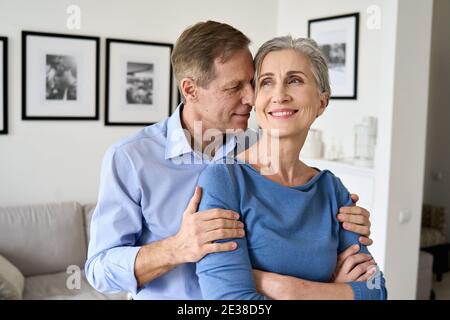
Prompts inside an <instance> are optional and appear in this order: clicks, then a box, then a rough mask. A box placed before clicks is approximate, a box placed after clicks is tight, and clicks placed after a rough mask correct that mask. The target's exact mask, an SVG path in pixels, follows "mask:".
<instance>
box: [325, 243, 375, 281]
mask: <svg viewBox="0 0 450 320" xmlns="http://www.w3.org/2000/svg"><path fill="white" fill-rule="evenodd" d="M358 251H359V245H357V244H355V245H353V246H351V247H348V248H347V249H345V250H344V251H343V252H342V253H341V254H340V255H339V256H338V261H337V264H336V269H335V271H334V274H333V279H332V282H335V283H339V282H341V283H345V282H351V281H367V280H369V278H370V277H371V276H372V275H373V273H374V272H375V271H376V267H375V266H376V263H375V261H374V260H373V258H372V256H370V255H368V254H365V253H358Z"/></svg>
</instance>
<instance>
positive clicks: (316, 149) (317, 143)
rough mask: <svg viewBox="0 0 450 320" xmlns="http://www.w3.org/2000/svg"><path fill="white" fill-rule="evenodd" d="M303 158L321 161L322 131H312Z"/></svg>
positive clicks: (306, 142)
mask: <svg viewBox="0 0 450 320" xmlns="http://www.w3.org/2000/svg"><path fill="white" fill-rule="evenodd" d="M301 155H302V157H305V158H315V159H320V158H322V157H323V141H322V131H320V130H317V129H310V130H309V133H308V136H307V138H306V141H305V144H304V145H303V148H302V153H301Z"/></svg>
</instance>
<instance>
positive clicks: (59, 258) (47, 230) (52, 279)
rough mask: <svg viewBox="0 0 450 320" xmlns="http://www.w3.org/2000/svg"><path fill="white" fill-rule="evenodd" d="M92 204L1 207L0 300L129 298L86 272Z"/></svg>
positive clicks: (75, 203)
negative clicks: (104, 288) (103, 287)
mask: <svg viewBox="0 0 450 320" xmlns="http://www.w3.org/2000/svg"><path fill="white" fill-rule="evenodd" d="M93 210H94V205H93V204H88V205H81V204H79V203H77V202H65V203H52V204H42V205H30V206H15V207H0V299H114V300H117V299H120V300H122V299H127V297H128V295H127V293H117V294H108V295H105V294H102V293H100V292H97V291H96V290H95V289H94V288H92V287H91V286H90V285H89V283H88V282H87V280H86V277H85V274H84V269H83V268H84V263H85V261H86V255H87V244H88V242H89V225H90V220H91V216H92V213H93Z"/></svg>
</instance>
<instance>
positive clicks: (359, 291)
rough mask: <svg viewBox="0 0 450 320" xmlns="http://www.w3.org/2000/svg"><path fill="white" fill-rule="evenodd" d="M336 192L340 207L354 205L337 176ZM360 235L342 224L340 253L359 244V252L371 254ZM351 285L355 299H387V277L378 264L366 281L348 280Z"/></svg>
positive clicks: (340, 229)
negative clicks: (360, 240) (361, 241)
mask: <svg viewBox="0 0 450 320" xmlns="http://www.w3.org/2000/svg"><path fill="white" fill-rule="evenodd" d="M336 194H337V204H338V209H339V208H340V207H346V206H352V205H353V201H352V199H351V198H350V192H348V190H347V188H346V187H345V186H344V185H343V184H342V182H341V180H340V179H339V178H336ZM359 237H360V235H359V234H357V233H354V232H351V231H348V230H345V229H344V228H343V227H342V226H340V228H339V247H338V254H340V253H341V252H343V251H344V250H345V249H347V248H348V247H350V246H352V245H354V244H358V245H359V246H360V250H359V252H362V253H366V254H370V252H369V250H368V249H367V247H366V246H364V245H362V244H360V243H359V240H358V239H359ZM347 284H348V285H350V286H351V288H352V290H353V294H354V298H355V300H386V299H387V290H386V286H385V279H384V276H383V273H382V272H381V271H380V270H379V268H378V266H377V270H376V272H375V273H374V274H373V275H372V277H370V279H369V280H368V281H366V282H361V281H360V282H357V281H354V282H348V283H347Z"/></svg>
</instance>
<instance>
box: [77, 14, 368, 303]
mask: <svg viewBox="0 0 450 320" xmlns="http://www.w3.org/2000/svg"><path fill="white" fill-rule="evenodd" d="M249 43H250V40H249V39H248V38H247V37H246V36H245V35H244V34H242V33H241V32H240V31H238V30H236V29H235V28H233V27H231V26H229V25H227V24H223V23H218V22H213V21H208V22H201V23H197V24H196V25H194V26H192V27H190V28H188V29H186V30H185V31H184V32H183V33H182V34H181V36H180V37H179V39H178V40H177V43H176V45H175V48H174V50H173V53H172V65H173V69H174V71H175V76H176V78H177V81H178V86H179V89H180V91H181V92H182V94H183V97H184V99H183V100H184V103H182V104H181V105H180V106H179V107H178V108H177V110H176V111H175V112H174V113H173V115H172V116H171V117H169V118H167V119H165V120H163V121H161V122H159V123H157V124H155V125H152V126H148V127H146V128H143V129H142V130H141V131H139V132H138V133H136V134H135V135H133V136H131V137H128V138H126V139H124V140H122V141H119V142H117V143H115V144H114V145H113V146H112V147H110V148H109V150H108V151H107V153H106V155H105V157H104V160H103V164H102V170H101V184H100V192H99V198H98V203H97V207H96V209H95V212H94V215H93V218H92V223H91V240H90V243H89V252H88V260H87V262H86V267H85V269H86V275H87V278H88V281H89V282H90V283H91V285H92V286H93V287H94V288H96V289H97V290H99V291H102V292H114V291H127V292H130V293H131V294H132V296H133V298H134V299H201V298H202V295H201V292H200V289H199V284H198V279H197V276H196V274H195V262H197V261H198V260H200V259H201V258H202V257H203V256H205V255H207V254H209V253H213V252H221V251H229V250H234V249H235V248H236V243H235V242H233V241H227V242H216V240H223V239H232V238H239V237H243V236H244V231H243V230H244V226H243V224H242V222H240V221H239V213H238V212H232V211H228V210H222V209H212V210H209V211H211V212H209V214H207V215H206V214H201V212H200V213H199V214H194V213H196V211H197V206H198V203H199V201H200V199H201V190H200V189H199V188H196V184H197V180H198V176H199V174H200V173H201V172H202V170H204V168H205V167H206V166H207V165H208V164H209V163H210V162H213V161H215V160H217V159H220V158H221V157H223V156H224V155H227V154H229V153H233V152H236V149H237V148H239V147H242V146H239V145H238V144H237V142H236V140H237V139H236V138H235V136H233V135H225V134H224V135H223V139H220V140H221V141H220V144H219V145H218V146H219V147H218V148H217V144H216V148H209V146H210V144H211V143H212V142H211V141H210V140H211V139H202V138H200V139H198V138H197V137H198V132H199V130H201V131H200V135H201V136H202V137H203V136H204V135H205V134H206V132H207V131H208V130H209V129H215V130H216V131H217V130H218V131H219V132H222V133H225V131H226V130H227V129H242V130H245V129H246V128H247V123H248V119H249V117H250V111H251V109H252V106H253V102H254V101H253V100H254V91H253V87H252V80H253V74H254V68H253V60H252V55H251V53H250V51H249V49H248V45H249ZM198 124H201V126H200V127H201V128H200V129H198V128H199V126H198ZM191 137H192V138H191ZM194 190H195V191H194ZM343 210H344V211H345V212H346V213H345V214H344V215H343V218H342V221H346V223H344V228H347V229H348V230H352V231H355V232H357V233H360V234H362V235H364V236H369V234H370V231H369V226H370V222H369V219H368V215H369V214H368V212H367V211H366V210H364V209H362V208H359V207H356V206H353V207H346V208H344V209H343ZM205 217H207V218H205ZM360 241H361V243H363V244H370V243H371V240H370V239H368V238H366V237H361V238H360ZM344 253H345V254H346V255H347V256H348V255H350V256H351V257H356V256H357V255H356V252H351V251H347V252H344ZM345 257H346V256H345ZM347 260H348V261H349V262H348V264H349V266H350V267H351V266H354V265H355V264H357V263H358V259H355V258H353V259H352V260H350V259H347ZM350 269H351V268H350ZM264 277H265V275H264V274H259V275H258V276H257V281H264Z"/></svg>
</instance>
